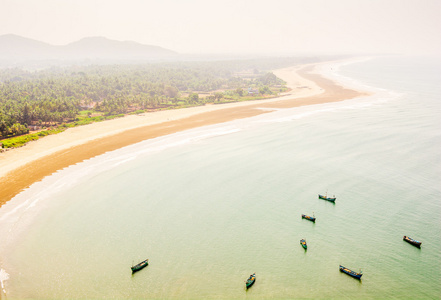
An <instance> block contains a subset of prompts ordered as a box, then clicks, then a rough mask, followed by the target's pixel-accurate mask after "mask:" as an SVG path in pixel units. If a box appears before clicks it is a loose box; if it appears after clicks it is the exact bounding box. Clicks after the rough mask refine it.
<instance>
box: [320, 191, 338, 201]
mask: <svg viewBox="0 0 441 300" xmlns="http://www.w3.org/2000/svg"><path fill="white" fill-rule="evenodd" d="M318 197H319V199H322V200H326V201H330V202H335V199H337V198H335V196H334V197H328V193H327V192H326V195H324V196H323V195H320V194H319V195H318Z"/></svg>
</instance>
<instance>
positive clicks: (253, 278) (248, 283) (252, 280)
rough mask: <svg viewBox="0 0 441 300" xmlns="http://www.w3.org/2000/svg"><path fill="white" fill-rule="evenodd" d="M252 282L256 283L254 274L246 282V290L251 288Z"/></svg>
mask: <svg viewBox="0 0 441 300" xmlns="http://www.w3.org/2000/svg"><path fill="white" fill-rule="evenodd" d="M254 282H256V273H254V274H252V275H250V277H249V278H248V279H247V282H246V288H247V289H249V288H250V287H252V286H253V284H254Z"/></svg>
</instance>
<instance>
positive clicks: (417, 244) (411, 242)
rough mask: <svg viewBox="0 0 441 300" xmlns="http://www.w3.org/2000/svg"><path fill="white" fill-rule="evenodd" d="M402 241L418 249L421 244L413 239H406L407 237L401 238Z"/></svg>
mask: <svg viewBox="0 0 441 300" xmlns="http://www.w3.org/2000/svg"><path fill="white" fill-rule="evenodd" d="M403 240H405V241H406V242H408V243H409V244H412V245H414V246H416V247H418V248H420V247H421V242H419V241H417V240H414V239H412V238H410V237H408V236H407V235H405V236H403Z"/></svg>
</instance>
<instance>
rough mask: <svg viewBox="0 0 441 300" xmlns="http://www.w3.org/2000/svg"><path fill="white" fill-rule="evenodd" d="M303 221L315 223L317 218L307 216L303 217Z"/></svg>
mask: <svg viewBox="0 0 441 300" xmlns="http://www.w3.org/2000/svg"><path fill="white" fill-rule="evenodd" d="M302 219H306V220H309V221H312V222H314V223H315V217H311V216H307V215H302Z"/></svg>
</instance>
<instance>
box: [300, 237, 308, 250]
mask: <svg viewBox="0 0 441 300" xmlns="http://www.w3.org/2000/svg"><path fill="white" fill-rule="evenodd" d="M300 245H302V247H303V248H305V250H306V249H308V245H306V240H305V239H301V240H300Z"/></svg>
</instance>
